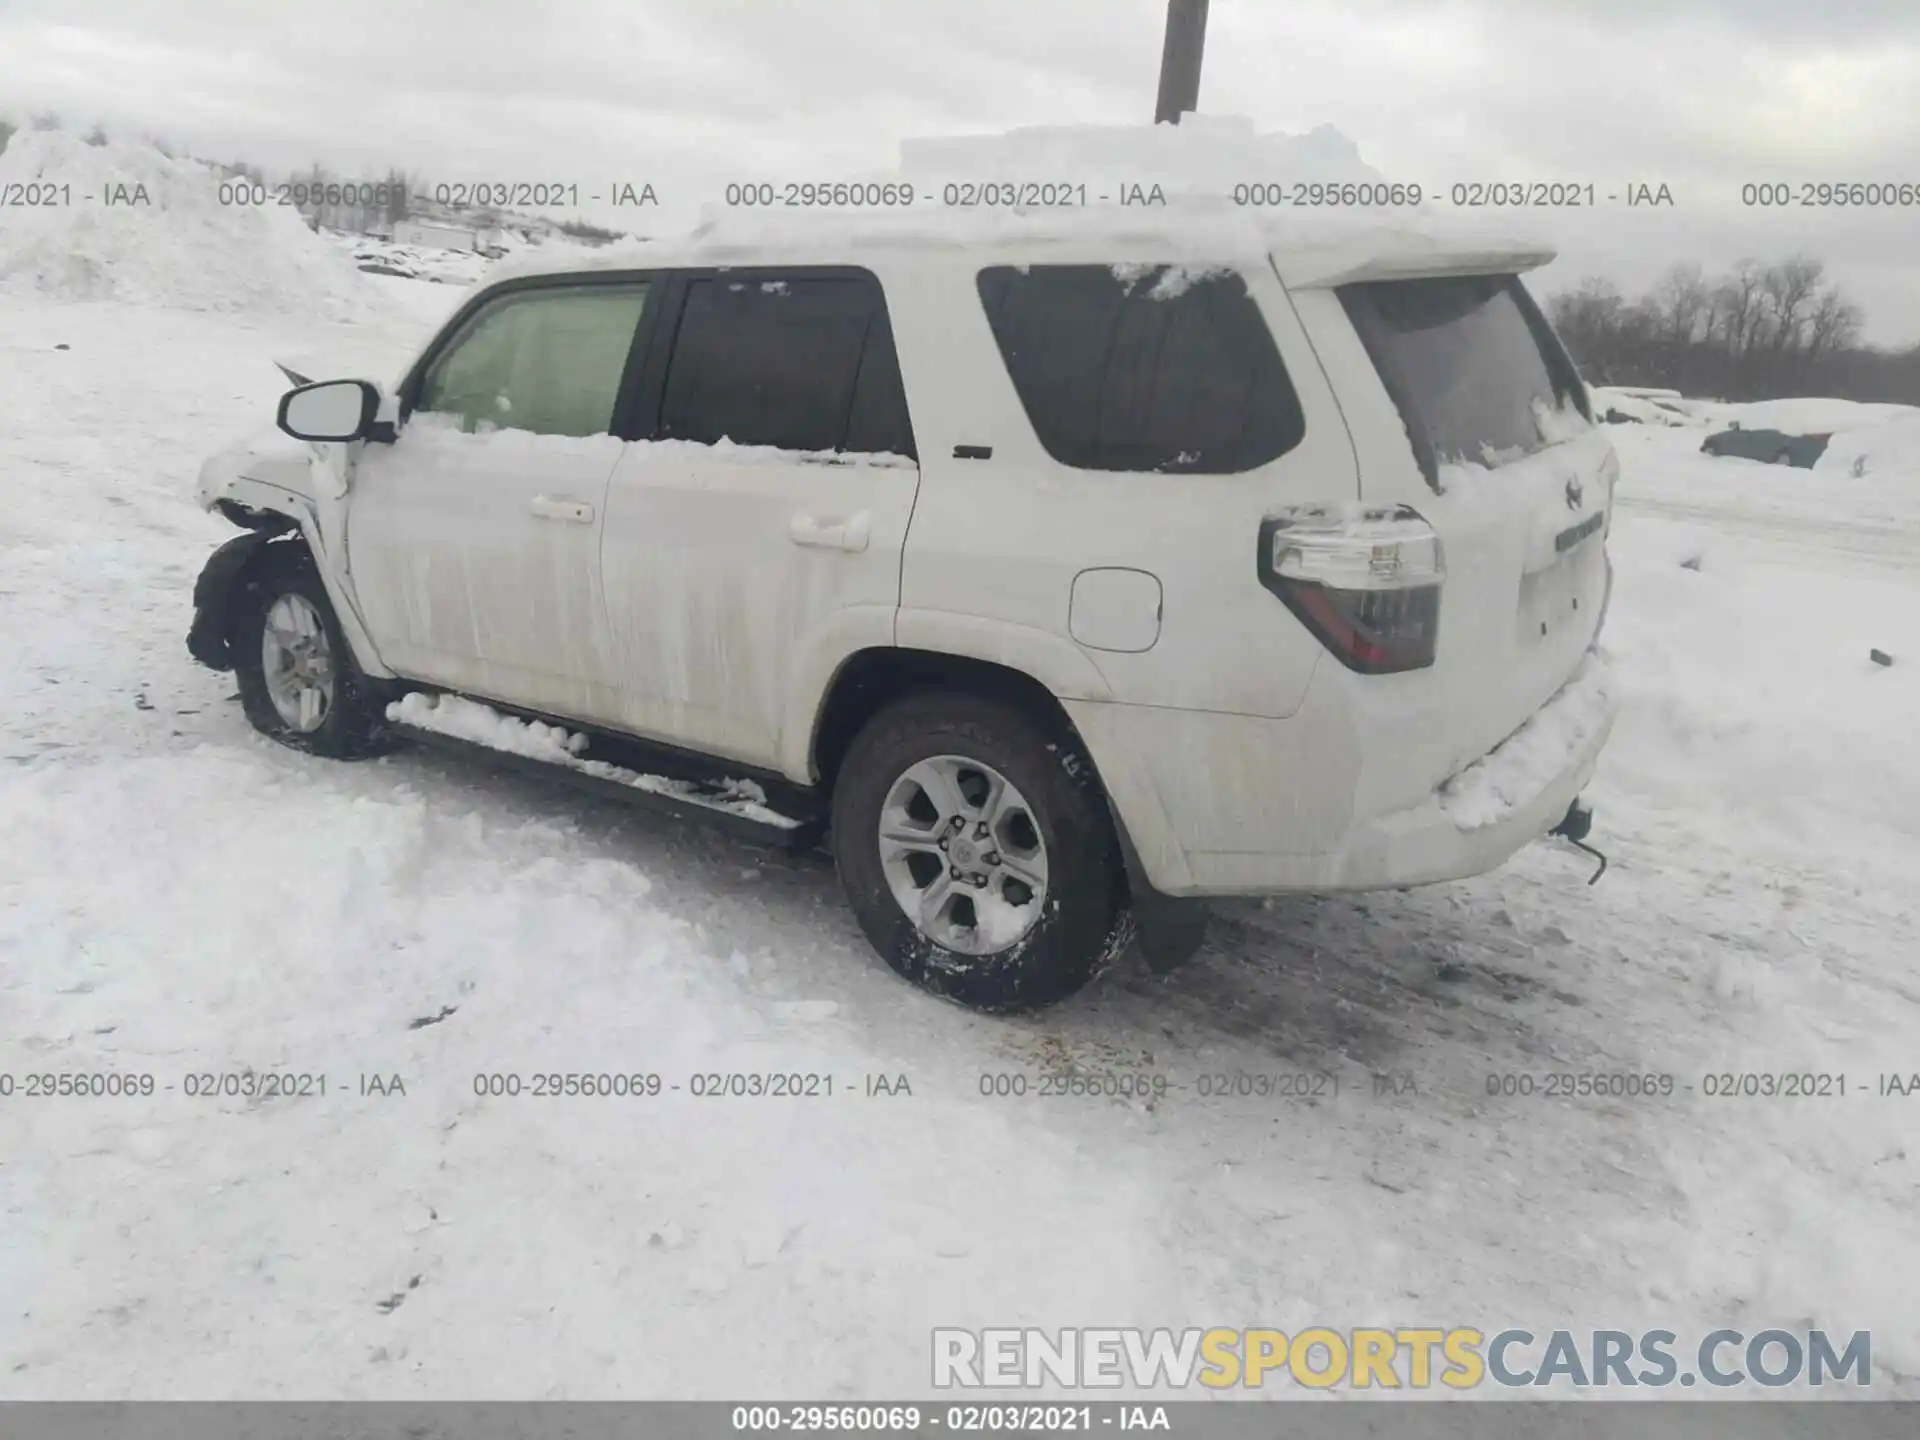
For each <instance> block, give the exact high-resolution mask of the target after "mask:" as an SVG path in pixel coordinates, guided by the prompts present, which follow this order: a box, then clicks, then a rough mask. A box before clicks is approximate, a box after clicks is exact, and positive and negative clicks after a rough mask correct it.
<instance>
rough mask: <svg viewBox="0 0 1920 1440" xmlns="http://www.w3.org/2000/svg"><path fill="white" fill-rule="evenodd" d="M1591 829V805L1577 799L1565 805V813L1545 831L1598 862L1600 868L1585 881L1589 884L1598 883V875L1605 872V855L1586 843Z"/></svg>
mask: <svg viewBox="0 0 1920 1440" xmlns="http://www.w3.org/2000/svg"><path fill="white" fill-rule="evenodd" d="M1592 831H1593V807H1592V806H1590V805H1582V804H1581V803H1580V802H1579V801H1578V800H1575V801H1574V802H1573V803H1572V804H1571V805H1569V806H1568V807H1567V813H1566V814H1565V815H1564V816H1563V817H1562V818H1561V820H1560V823H1559V824H1558V825H1556V826H1554V827H1553V829H1551V830H1549V831H1548V832H1547V833H1548V834H1549V835H1558V836H1559V837H1560V838H1561V839H1562V840H1564V841H1566V842H1567V843H1568V844H1569V845H1571V846H1573V848H1574V849H1576V850H1584V851H1586V853H1587V854H1589V855H1591V856H1593V858H1594V859H1596V860H1598V861H1599V862H1600V868H1599V869H1598V870H1596V871H1594V872H1593V878H1592V879H1591V880H1589V881H1587V884H1589V885H1598V884H1599V883H1600V877H1601V876H1602V875H1604V874H1606V873H1607V857H1606V856H1604V855H1602V854H1601V853H1600V852H1599V851H1598V850H1596V849H1594V848H1593V846H1591V845H1589V844H1587V836H1588V835H1589V834H1591V833H1592Z"/></svg>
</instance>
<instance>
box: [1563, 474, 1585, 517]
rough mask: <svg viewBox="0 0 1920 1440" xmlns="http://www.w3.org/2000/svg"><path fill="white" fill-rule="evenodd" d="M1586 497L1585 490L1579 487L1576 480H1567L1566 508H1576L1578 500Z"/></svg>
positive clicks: (1578, 505) (1578, 506) (1577, 507)
mask: <svg viewBox="0 0 1920 1440" xmlns="http://www.w3.org/2000/svg"><path fill="white" fill-rule="evenodd" d="M1586 498H1587V492H1586V491H1585V490H1582V489H1581V488H1580V482H1579V481H1578V480H1569V481H1567V509H1569V510H1578V509H1579V508H1580V502H1581V501H1583V500H1585V499H1586Z"/></svg>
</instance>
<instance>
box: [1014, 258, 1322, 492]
mask: <svg viewBox="0 0 1920 1440" xmlns="http://www.w3.org/2000/svg"><path fill="white" fill-rule="evenodd" d="M978 283H979V290H980V299H981V303H982V304H983V305H984V306H985V308H986V314H987V320H988V323H989V324H990V325H991V326H992V327H993V337H994V340H995V342H996V343H997V344H998V345H999V347H1000V355H1001V358H1002V360H1004V361H1005V363H1006V367H1007V374H1008V375H1009V377H1010V378H1011V379H1012V381H1013V385H1014V389H1015V390H1016V391H1017V392H1018V394H1019V396H1020V403H1021V405H1022V406H1023V407H1024V408H1025V410H1026V412H1027V418H1028V419H1029V420H1030V421H1031V422H1032V424H1033V428H1034V433H1035V434H1036V435H1037V436H1038V437H1039V440H1040V443H1041V445H1042V446H1043V447H1044V448H1045V449H1046V452H1047V453H1048V454H1049V455H1050V456H1052V457H1053V458H1054V459H1055V460H1057V461H1059V462H1060V463H1061V464H1063V465H1071V466H1074V467H1075V468H1078V469H1082V470H1106V471H1169V472H1187V473H1194V474H1215V475H1218V474H1231V473H1235V472H1238V471H1243V470H1252V469H1255V468H1256V467H1258V466H1261V465H1264V464H1266V463H1267V462H1268V461H1271V460H1274V459H1277V458H1278V457H1280V456H1281V455H1284V454H1285V453H1286V452H1287V451H1289V450H1291V449H1292V448H1293V447H1294V446H1296V445H1298V444H1299V443H1300V440H1301V438H1302V435H1303V433H1304V428H1305V427H1304V424H1303V420H1302V416H1301V411H1300V401H1299V397H1298V396H1297V395H1295V393H1294V390H1293V386H1292V385H1291V383H1289V381H1288V379H1287V374H1286V368H1285V366H1284V365H1283V364H1282V363H1281V360H1280V353H1279V351H1278V350H1277V349H1276V348H1275V347H1274V343H1273V336H1272V335H1271V334H1270V333H1268V330H1267V325H1266V321H1265V319H1264V318H1263V317H1262V316H1261V314H1260V309H1259V307H1258V305H1256V304H1255V303H1254V300H1253V297H1252V296H1251V295H1250V294H1249V293H1248V292H1247V284H1246V281H1245V280H1244V279H1243V278H1242V277H1241V276H1240V275H1238V274H1236V273H1234V272H1233V271H1230V270H1196V269H1191V268H1186V267H1178V266H1168V265H1153V266H1109V265H1032V266H1028V267H1025V268H1016V267H1014V266H995V267H992V268H989V269H986V270H983V271H981V272H980V276H979V282H978Z"/></svg>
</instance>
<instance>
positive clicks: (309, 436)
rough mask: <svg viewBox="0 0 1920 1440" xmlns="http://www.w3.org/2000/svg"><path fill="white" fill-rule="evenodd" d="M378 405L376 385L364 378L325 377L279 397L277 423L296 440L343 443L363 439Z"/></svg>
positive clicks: (378, 398)
mask: <svg viewBox="0 0 1920 1440" xmlns="http://www.w3.org/2000/svg"><path fill="white" fill-rule="evenodd" d="M379 409H380V391H379V389H378V387H376V386H374V385H371V384H369V383H368V382H367V381H365V380H325V381H322V382H321V383H320V384H318V385H301V386H297V387H296V388H294V389H292V390H289V391H288V392H287V393H286V394H285V395H282V396H281V397H280V413H279V414H278V415H276V416H275V417H274V421H275V423H276V424H278V425H279V427H280V428H281V429H282V430H284V431H286V432H287V434H289V435H291V436H292V437H293V438H294V439H296V440H311V441H319V442H331V443H334V444H345V443H347V442H348V441H351V440H364V439H365V438H366V437H367V432H368V430H370V429H371V428H372V426H373V417H374V415H375V413H377V412H378V410H379Z"/></svg>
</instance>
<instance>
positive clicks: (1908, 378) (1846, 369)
mask: <svg viewBox="0 0 1920 1440" xmlns="http://www.w3.org/2000/svg"><path fill="white" fill-rule="evenodd" d="M1824 274H1825V267H1824V266H1823V265H1822V264H1821V263H1820V262H1819V261H1818V260H1814V259H1812V258H1810V257H1808V256H1804V255H1796V256H1793V257H1791V258H1790V259H1787V260H1784V261H1781V262H1779V263H1776V264H1771V265H1761V264H1760V263H1758V262H1757V261H1754V260H1743V261H1741V262H1740V263H1739V264H1738V265H1736V266H1734V267H1733V269H1732V270H1731V271H1730V272H1729V273H1727V274H1726V275H1723V276H1720V277H1718V278H1715V279H1709V278H1708V277H1706V276H1704V275H1702V274H1701V273H1700V272H1699V271H1698V270H1697V269H1696V268H1694V267H1692V266H1677V267H1675V268H1674V269H1673V270H1670V271H1668V272H1667V274H1666V275H1664V276H1662V277H1661V279H1660V281H1659V282H1658V283H1657V284H1656V285H1655V286H1654V287H1653V289H1652V290H1651V291H1650V292H1649V293H1648V294H1647V295H1646V296H1645V297H1644V298H1642V299H1639V300H1635V299H1631V298H1629V297H1628V296H1625V295H1622V294H1621V293H1620V291H1619V290H1618V288H1616V287H1615V286H1613V285H1611V284H1609V283H1608V282H1606V281H1604V280H1596V279H1589V280H1586V281H1584V282H1582V283H1581V284H1580V285H1579V286H1578V287H1577V288H1575V289H1574V290H1572V291H1570V292H1565V293H1562V294H1560V295H1557V296H1555V297H1554V298H1553V300H1552V301H1551V302H1550V304H1549V306H1548V310H1549V313H1550V314H1551V315H1552V317H1553V321H1554V325H1555V328H1556V329H1558V330H1559V332H1560V336H1561V338H1562V339H1563V340H1564V341H1565V342H1566V345H1567V349H1568V350H1569V351H1570V352H1571V353H1572V355H1573V357H1574V359H1575V361H1576V362H1577V363H1578V364H1579V366H1580V370H1581V373H1582V374H1583V375H1584V376H1585V377H1586V378H1587V379H1588V380H1589V381H1591V382H1592V383H1595V384H1600V385H1660V386H1670V387H1672V388H1674V389H1678V390H1681V391H1684V392H1685V393H1687V394H1690V395H1702V396H1717V397H1719V398H1722V399H1729V400H1757V399H1766V398H1770V397H1773V396H1781V395H1831V396H1836V397H1838V398H1841V399H1850V400H1867V401H1891V402H1894V403H1900V404H1915V403H1920V345H1914V346H1910V347H1908V348H1907V349H1905V350H1899V351H1893V350H1885V349H1874V348H1871V347H1868V346H1863V345H1862V344H1861V343H1860V339H1859V337H1860V332H1861V329H1862V326H1863V324H1864V317H1863V315H1862V313H1861V310H1860V307H1859V306H1858V305H1855V304H1854V303H1853V302H1852V301H1851V300H1849V299H1848V298H1847V297H1846V295H1845V294H1844V293H1842V292H1841V290H1840V288H1839V287H1838V286H1836V285H1832V284H1824V285H1823V284H1822V283H1821V282H1822V279H1823V276H1824Z"/></svg>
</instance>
